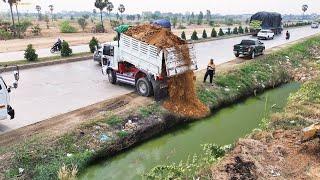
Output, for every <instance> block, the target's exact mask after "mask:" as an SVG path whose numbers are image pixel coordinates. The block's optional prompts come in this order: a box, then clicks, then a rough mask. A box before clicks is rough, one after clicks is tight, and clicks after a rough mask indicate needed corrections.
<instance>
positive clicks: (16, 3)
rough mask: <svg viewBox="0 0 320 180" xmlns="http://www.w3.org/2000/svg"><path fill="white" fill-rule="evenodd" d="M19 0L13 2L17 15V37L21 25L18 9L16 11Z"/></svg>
mask: <svg viewBox="0 0 320 180" xmlns="http://www.w3.org/2000/svg"><path fill="white" fill-rule="evenodd" d="M20 1H21V0H16V2H15V5H16V12H17V17H18V28H17V30H18V36H19V38H20V28H21V26H20V15H19V11H18V2H20Z"/></svg>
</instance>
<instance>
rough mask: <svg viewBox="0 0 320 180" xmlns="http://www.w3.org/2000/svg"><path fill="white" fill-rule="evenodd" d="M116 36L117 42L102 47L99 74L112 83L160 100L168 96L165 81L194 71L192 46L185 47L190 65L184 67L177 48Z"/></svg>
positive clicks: (121, 35)
mask: <svg viewBox="0 0 320 180" xmlns="http://www.w3.org/2000/svg"><path fill="white" fill-rule="evenodd" d="M118 36H119V37H120V38H119V40H118V41H115V42H111V43H106V44H104V47H103V52H102V53H103V57H104V58H102V63H101V64H102V72H103V74H105V75H107V76H108V79H109V82H110V83H112V84H116V83H125V84H129V85H133V86H135V87H136V91H137V92H138V93H139V94H140V95H141V96H151V95H154V97H155V99H156V100H160V99H162V98H164V97H166V96H167V88H168V84H167V80H168V78H170V77H173V76H177V75H179V74H182V73H184V72H186V71H188V70H196V69H197V62H196V55H195V49H194V46H193V45H192V44H188V45H187V46H188V48H189V54H190V59H191V63H190V64H186V62H185V61H184V60H183V58H182V57H183V56H182V54H181V52H180V51H177V49H176V48H177V47H176V48H173V47H172V48H165V49H160V48H158V47H156V46H153V45H150V44H147V43H145V42H142V41H139V40H137V39H135V38H133V37H130V36H127V35H126V34H124V33H121V34H120V33H119V35H118Z"/></svg>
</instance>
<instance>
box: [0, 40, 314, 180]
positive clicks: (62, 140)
mask: <svg viewBox="0 0 320 180" xmlns="http://www.w3.org/2000/svg"><path fill="white" fill-rule="evenodd" d="M319 39H320V38H319V37H314V38H310V39H309V40H307V41H305V42H301V43H298V44H296V45H293V46H292V47H289V48H286V49H283V50H280V51H278V52H275V53H272V54H270V55H266V56H264V57H261V58H258V59H256V60H255V61H249V62H247V63H244V64H242V65H240V66H239V67H237V68H232V69H230V70H228V71H227V72H224V73H221V74H218V75H217V76H216V79H215V85H214V86H212V85H209V84H202V83H200V81H199V82H198V86H197V92H198V96H199V98H200V99H201V100H202V102H204V103H206V104H207V105H208V106H209V107H210V108H211V109H212V112H215V111H216V110H217V109H218V108H221V107H223V106H226V105H229V104H232V103H235V102H238V101H239V100H241V99H243V98H246V97H248V96H251V95H254V94H258V93H259V92H262V91H264V90H266V89H268V88H273V87H276V86H278V85H281V84H283V83H286V82H288V81H290V80H292V79H293V78H294V77H296V76H300V74H301V77H300V79H308V78H309V75H306V74H308V73H305V72H313V71H312V70H310V67H311V66H309V64H308V62H309V61H308V60H309V58H312V57H313V56H314V54H313V53H312V52H310V51H309V49H312V48H313V47H314V46H315V45H318V44H319ZM315 52H317V51H315ZM307 65H308V66H307ZM298 71H299V73H296V72H298ZM300 71H301V73H300ZM302 77H303V78H302ZM190 121H194V119H187V118H183V117H179V116H176V115H174V114H171V113H169V112H167V111H165V110H163V109H162V108H161V107H160V106H159V105H158V104H154V105H150V106H147V107H144V108H138V109H132V110H131V111H128V112H126V113H125V114H122V115H117V114H111V115H110V113H108V114H106V115H105V117H104V118H101V119H97V120H94V121H92V122H90V123H87V124H84V125H82V126H81V127H79V128H77V129H75V130H70V131H71V132H70V133H68V134H65V135H63V136H61V137H59V138H57V139H56V138H55V139H54V140H53V139H50V138H47V139H45V140H43V139H41V138H35V139H33V140H30V141H28V142H25V143H23V144H21V145H19V146H16V147H15V149H14V151H12V152H14V153H10V154H5V155H7V156H5V157H4V158H3V159H4V161H3V162H6V161H7V162H8V161H9V162H10V163H8V165H7V166H3V165H2V166H0V169H1V171H2V172H4V174H5V175H6V177H16V176H18V175H19V176H21V177H23V178H26V179H28V178H31V179H41V178H43V179H57V177H58V173H57V172H58V171H59V169H60V168H61V167H62V166H63V164H64V165H65V166H66V167H67V168H68V169H71V168H72V167H74V166H76V167H77V169H78V172H83V171H84V170H85V168H86V167H87V166H88V165H90V164H92V163H94V162H96V161H98V160H100V161H101V160H103V158H108V157H110V156H112V155H114V154H116V153H118V152H120V151H123V150H125V149H127V148H129V147H133V146H134V145H136V144H138V143H141V142H143V141H145V140H146V139H149V138H151V137H153V136H155V135H158V134H159V133H161V132H163V131H165V130H168V129H169V128H170V127H173V126H176V125H178V124H185V123H187V122H190ZM128 122H132V123H129V125H130V126H129V125H128V124H127V123H128ZM126 124H127V125H128V126H126ZM2 152H7V151H6V150H3V151H2ZM2 154H3V153H2ZM21 167H22V168H23V169H24V170H25V171H24V172H23V173H22V174H19V171H18V170H19V168H21Z"/></svg>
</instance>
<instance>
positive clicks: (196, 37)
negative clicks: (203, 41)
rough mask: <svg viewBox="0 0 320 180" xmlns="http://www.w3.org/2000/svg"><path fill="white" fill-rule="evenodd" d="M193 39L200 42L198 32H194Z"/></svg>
mask: <svg viewBox="0 0 320 180" xmlns="http://www.w3.org/2000/svg"><path fill="white" fill-rule="evenodd" d="M191 39H192V40H198V39H199V38H198V33H197V31H193V33H192V35H191Z"/></svg>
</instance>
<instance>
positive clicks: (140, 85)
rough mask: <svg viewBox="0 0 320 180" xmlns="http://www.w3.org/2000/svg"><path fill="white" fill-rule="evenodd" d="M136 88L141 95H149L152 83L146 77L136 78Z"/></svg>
mask: <svg viewBox="0 0 320 180" xmlns="http://www.w3.org/2000/svg"><path fill="white" fill-rule="evenodd" d="M136 89H137V92H138V94H140V95H141V96H145V97H149V96H151V94H152V85H151V83H150V82H149V81H148V80H147V79H146V78H140V79H138V81H137V83H136Z"/></svg>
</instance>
